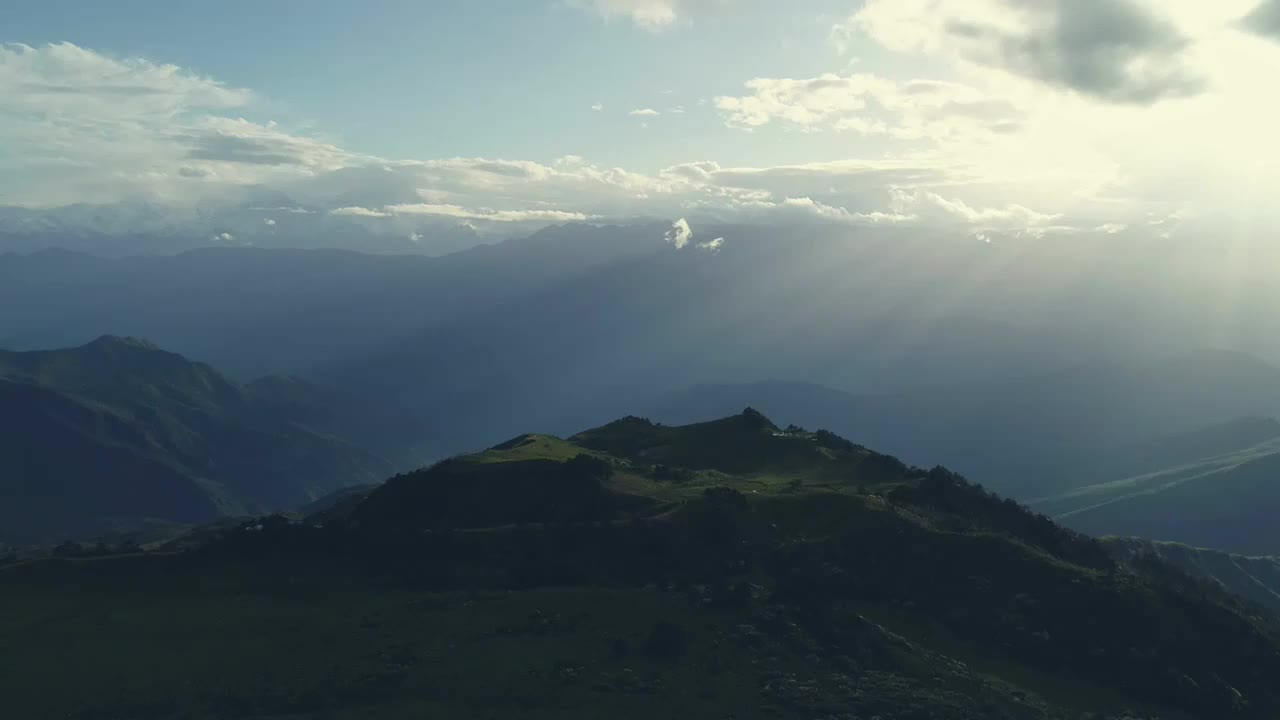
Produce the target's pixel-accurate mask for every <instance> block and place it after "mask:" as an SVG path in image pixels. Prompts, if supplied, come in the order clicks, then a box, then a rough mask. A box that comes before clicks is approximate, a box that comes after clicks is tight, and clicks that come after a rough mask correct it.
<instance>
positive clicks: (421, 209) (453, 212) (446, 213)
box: [386, 203, 590, 223]
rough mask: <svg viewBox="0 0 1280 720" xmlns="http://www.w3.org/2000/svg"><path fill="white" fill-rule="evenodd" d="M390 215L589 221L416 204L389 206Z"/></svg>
mask: <svg viewBox="0 0 1280 720" xmlns="http://www.w3.org/2000/svg"><path fill="white" fill-rule="evenodd" d="M386 209H387V211H388V212H390V213H396V214H404V215H436V216H440V217H450V218H459V219H464V220H485V221H488V222H498V223H529V222H543V223H565V222H578V221H582V220H589V219H590V218H589V217H588V216H587V215H584V214H582V213H579V212H568V211H564V210H490V209H488V208H482V209H470V208H465V207H461V206H459V205H433V204H429V203H415V204H405V205H389V206H387V208H386Z"/></svg>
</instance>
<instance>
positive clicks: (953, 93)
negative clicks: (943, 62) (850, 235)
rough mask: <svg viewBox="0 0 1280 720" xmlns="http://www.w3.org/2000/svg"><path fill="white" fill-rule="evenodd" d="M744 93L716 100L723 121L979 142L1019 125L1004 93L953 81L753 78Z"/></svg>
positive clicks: (742, 125)
mask: <svg viewBox="0 0 1280 720" xmlns="http://www.w3.org/2000/svg"><path fill="white" fill-rule="evenodd" d="M746 88H747V89H748V90H750V91H751V92H750V94H748V95H743V96H720V97H717V98H716V99H715V103H716V108H717V109H718V110H719V111H720V113H721V116H722V117H723V118H724V121H725V123H726V124H728V125H729V126H730V127H736V128H741V129H746V130H751V129H755V128H759V127H763V126H765V125H769V124H771V123H775V122H777V123H782V124H784V125H786V126H788V127H792V128H796V129H799V130H802V131H805V132H813V131H818V130H835V131H852V132H857V133H860V134H862V135H873V136H883V137H886V138H889V139H894V140H904V141H917V140H930V141H935V142H948V143H950V142H956V141H981V140H983V139H985V138H986V137H987V136H990V135H1004V134H1008V133H1010V132H1014V131H1016V130H1017V129H1018V128H1019V127H1020V118H1021V112H1020V111H1019V110H1018V109H1017V108H1016V107H1014V106H1013V105H1012V104H1011V103H1009V102H1008V101H1007V100H1002V99H997V98H995V97H992V96H989V95H987V94H986V93H983V92H982V91H980V90H978V89H977V88H974V87H971V86H968V85H964V84H961V83H956V82H943V81H937V80H912V81H908V82H897V81H892V80H888V79H886V78H883V77H880V76H877V75H874V74H871V73H857V74H853V75H836V74H826V75H821V76H819V77H815V78H804V79H793V78H756V79H754V80H750V81H748V82H747V83H746Z"/></svg>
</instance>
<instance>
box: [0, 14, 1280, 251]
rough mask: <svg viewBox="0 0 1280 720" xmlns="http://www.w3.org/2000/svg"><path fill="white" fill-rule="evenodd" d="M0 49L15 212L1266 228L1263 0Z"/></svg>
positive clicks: (139, 19)
mask: <svg viewBox="0 0 1280 720" xmlns="http://www.w3.org/2000/svg"><path fill="white" fill-rule="evenodd" d="M0 43H3V44H2V45H0V206H3V207H8V208H31V209H40V210H45V211H48V212H57V211H58V209H59V208H63V207H65V206H74V205H83V204H89V205H113V204H129V203H146V204H148V205H149V206H156V207H163V208H173V209H174V211H175V212H177V211H180V210H183V209H190V208H209V207H217V206H223V205H226V206H238V207H244V206H253V207H256V206H259V205H261V206H264V207H265V206H268V205H273V204H274V205H275V206H280V207H283V206H285V205H287V206H288V209H290V210H295V211H297V212H300V213H301V212H307V213H322V214H330V215H333V216H335V217H344V218H353V219H354V218H358V219H359V220H360V221H361V222H364V223H367V224H369V225H370V226H371V227H379V226H382V225H385V226H386V227H388V228H395V229H396V231H397V232H400V231H403V228H404V227H406V225H405V222H406V219H408V220H409V221H415V222H416V221H427V220H430V221H432V222H445V223H460V224H465V225H467V226H469V227H474V228H476V229H479V230H482V231H488V230H493V229H495V228H497V229H503V230H506V231H511V230H513V229H519V230H526V229H531V228H536V227H538V226H541V225H546V224H551V223H559V222H568V221H582V220H591V221H605V220H617V219H626V218H634V217H660V218H668V219H672V220H674V219H676V218H680V217H686V216H687V217H690V218H695V217H696V218H709V219H715V220H723V221H734V222H739V221H741V222H752V221H769V222H792V221H797V220H812V221H821V222H830V223H846V224H850V225H895V226H896V225H903V226H921V227H930V228H933V227H937V228H946V229H956V230H959V231H962V232H964V233H966V234H969V235H972V236H973V237H977V238H983V239H990V238H992V237H1044V236H1047V235H1071V234H1073V233H1081V232H1091V233H1104V234H1120V233H1126V232H1134V231H1136V229H1139V228H1141V229H1143V231H1144V232H1150V233H1163V234H1168V233H1171V232H1174V231H1175V230H1176V228H1177V227H1179V226H1182V225H1184V224H1187V223H1190V222H1193V221H1195V220H1196V219H1201V220H1203V221H1204V222H1206V223H1211V222H1216V223H1219V224H1220V223H1222V222H1228V221H1229V223H1230V225H1231V227H1233V228H1236V229H1235V230H1233V232H1248V231H1250V229H1251V228H1256V227H1264V226H1266V225H1267V224H1269V223H1273V222H1274V221H1275V220H1280V217H1277V215H1280V210H1277V206H1278V205H1280V204H1278V203H1276V202H1275V197H1276V194H1277V191H1278V190H1280V143H1276V142H1275V141H1274V139H1273V135H1274V133H1275V130H1274V128H1275V127H1277V126H1280V99H1278V97H1280V96H1278V95H1277V93H1275V92H1274V89H1273V88H1274V84H1275V81H1274V78H1275V77H1278V76H1280V0H1215V2H1212V3H1209V2H1205V1H1204V0H865V1H860V0H813V1H810V2H790V3H778V2H767V1H761V0H518V1H517V0H465V1H463V0H433V1H432V2H416V1H410V0H369V1H367V2H361V3H351V2H335V1H331V0H307V1H304V0H276V1H273V2H262V1H261V0H256V1H255V2H242V1H241V0H223V1H221V2H218V3H207V2H194V1H178V0H170V1H168V2H161V1H159V0H154V1H147V2H143V1H141V0H117V1H116V2H111V3H103V2H96V1H92V0H81V1H79V2H68V1H66V0H39V1H32V0H6V2H4V3H3V5H2V6H0ZM280 207H277V209H280ZM285 221H287V218H286V217H282V216H279V215H275V216H272V217H264V218H263V222H264V223H270V224H272V225H274V224H275V223H278V222H285Z"/></svg>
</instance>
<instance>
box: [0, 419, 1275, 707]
mask: <svg viewBox="0 0 1280 720" xmlns="http://www.w3.org/2000/svg"><path fill="white" fill-rule="evenodd" d="M0 638H2V639H3V640H4V642H2V643H0V695H2V696H3V697H4V698H5V703H6V707H7V709H8V710H9V711H10V712H11V713H14V714H15V715H16V716H20V717H24V718H76V719H81V718H109V717H110V718H117V717H128V718H132V719H135V720H146V719H154V720H158V719H161V718H164V719H168V718H224V717H236V718H249V717H253V718H274V719H277V720H284V719H285V718H334V719H337V718H420V717H433V718H509V717H520V718H548V719H549V718H577V717H581V718H600V717H611V718H655V717H661V718H666V717H690V718H730V717H732V718H739V719H741V718H805V719H810V718H840V719H842V720H852V719H855V718H856V719H859V720H870V719H871V718H877V717H878V718H881V719H882V720H883V719H885V718H895V719H898V718H902V719H907V720H942V719H947V720H950V719H955V720H989V719H1003V720H1023V719H1025V720H1032V719H1035V720H1079V719H1081V718H1089V719H1091V720H1099V719H1104V718H1105V719H1114V720H1118V719H1119V718H1141V719H1143V720H1148V719H1150V718H1164V719H1166V720H1176V719H1189V718H1198V719H1202V720H1222V719H1224V718H1240V719H1250V720H1252V719H1254V718H1256V719H1259V720H1261V719H1264V718H1265V719H1268V720H1270V719H1272V718H1275V717H1277V716H1278V715H1280V686H1277V684H1276V683H1275V678H1277V677H1280V625H1278V623H1277V621H1276V619H1275V618H1274V617H1272V616H1270V615H1268V614H1267V613H1266V611H1264V610H1262V609H1259V608H1257V607H1255V606H1253V605H1250V604H1249V603H1247V602H1246V601H1243V600H1239V599H1236V598H1235V597H1234V596H1232V595H1229V594H1227V593H1226V592H1224V591H1223V590H1222V589H1221V588H1219V587H1217V586H1214V585H1212V584H1209V583H1203V582H1199V581H1195V580H1192V579H1191V578H1190V577H1188V576H1186V575H1184V574H1182V573H1180V572H1179V571H1177V570H1175V569H1173V568H1172V567H1170V566H1168V565H1166V564H1164V563H1161V562H1159V561H1158V560H1154V559H1151V558H1149V557H1146V556H1143V557H1139V558H1133V559H1130V560H1128V561H1126V562H1124V563H1117V562H1116V561H1114V560H1113V559H1112V557H1111V555H1110V554H1109V552H1108V550H1107V549H1106V548H1105V547H1104V546H1103V545H1102V544H1100V543H1099V542H1097V541H1095V540H1092V539H1090V538H1087V537H1085V536H1082V535H1079V534H1077V533H1075V532H1073V531H1070V530H1066V529H1063V528H1061V527H1059V526H1057V525H1055V524H1054V523H1053V522H1051V521H1050V520H1048V519H1047V518H1045V517H1043V516H1038V515H1035V514H1032V513H1030V512H1029V511H1027V510H1026V509H1025V508H1023V507H1021V506H1019V505H1017V504H1016V503H1013V502H1010V501H1004V500H1000V499H999V498H996V497H994V496H992V495H990V494H988V493H987V492H985V491H984V490H982V489H981V488H980V487H978V486H976V485H973V484H970V483H969V482H967V481H965V480H964V479H963V478H961V477H959V476H957V475H954V474H952V473H950V472H948V471H946V470H943V469H941V468H939V469H935V470H931V471H925V470H920V469H917V468H912V467H908V466H906V465H904V464H902V463H901V462H898V461H897V460H895V459H894V458H891V457H888V456H884V455H880V454H877V453H875V452H873V451H871V450H868V449H866V448H863V447H860V446H858V445H855V444H853V443H851V442H849V441H847V440H844V439H842V438H839V437H837V436H835V435H832V434H830V433H809V432H806V431H803V430H801V429H799V428H788V429H782V428H778V427H777V426H775V425H774V424H773V423H771V422H770V421H769V420H768V419H767V418H765V417H764V416H762V415H760V414H759V413H756V412H754V411H748V412H745V413H743V414H741V415H738V416H734V417H730V418H726V419H724V420H719V421H714V422H710V423H703V424H700V425H694V426H688V427H679V428H673V427H664V426H658V425H654V424H652V423H649V422H648V421H645V420H642V419H638V418H628V419H624V420H621V421H618V422H615V423H612V424H610V425H607V426H605V427H602V428H598V429H596V430H592V431H588V432H585V433H582V434H580V435H577V436H575V437H573V438H571V439H570V440H561V439H557V438H553V437H548V436H539V435H527V436H521V437H517V438H514V439H512V440H510V441H508V442H506V443H503V444H501V445H499V446H497V447H495V448H493V449H491V450H489V451H486V452H483V453H480V454H477V455H472V456H467V457H460V458H456V459H453V460H449V461H446V462H443V463H440V464H437V465H435V466H433V467H431V468H427V469H423V470H420V471H417V472H414V473H409V474H406V475H400V476H397V477H395V478H392V479H391V480H390V481H388V482H387V483H385V484H383V485H381V486H379V487H377V488H373V489H365V490H362V491H359V492H355V493H352V494H349V495H346V496H344V497H342V498H339V499H338V500H337V501H336V502H332V503H326V504H325V506H324V507H323V508H322V509H321V510H320V511H319V513H318V514H317V515H314V516H311V517H307V518H293V519H290V518H287V517H283V516H273V517H267V518H262V519H258V520H254V521H250V522H248V523H243V524H239V525H232V526H223V527H221V528H209V529H206V530H204V531H202V532H201V533H198V534H195V535H193V536H191V537H189V538H186V539H184V540H183V541H181V542H179V543H174V544H170V545H167V546H162V547H156V548H152V549H151V550H150V551H148V552H130V553H127V554H122V555H118V556H112V557H100V558H92V559H82V558H75V559H68V558H62V559H50V560H41V561H25V562H17V563H11V566H10V567H8V568H7V569H2V570H0Z"/></svg>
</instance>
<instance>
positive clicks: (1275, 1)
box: [1241, 0, 1280, 40]
mask: <svg viewBox="0 0 1280 720" xmlns="http://www.w3.org/2000/svg"><path fill="white" fill-rule="evenodd" d="M1241 23H1242V25H1243V27H1244V28H1245V29H1247V30H1249V31H1251V32H1254V33H1257V34H1259V35H1263V36H1265V37H1270V38H1272V39H1275V40H1280V0H1263V2H1262V3H1261V4H1260V5H1258V6H1257V7H1256V8H1254V9H1253V11H1252V12H1250V13H1249V14H1248V15H1246V16H1245V18H1244V20H1243V21H1241Z"/></svg>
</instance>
